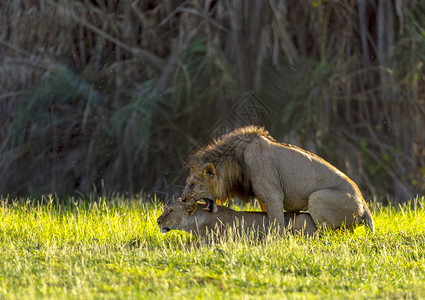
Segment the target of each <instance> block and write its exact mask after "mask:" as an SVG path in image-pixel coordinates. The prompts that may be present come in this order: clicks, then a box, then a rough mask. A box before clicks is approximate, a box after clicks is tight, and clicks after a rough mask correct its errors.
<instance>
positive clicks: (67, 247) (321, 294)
mask: <svg viewBox="0 0 425 300" xmlns="http://www.w3.org/2000/svg"><path fill="white" fill-rule="evenodd" d="M68 202H69V203H68V204H61V205H57V204H56V201H55V200H52V199H49V198H48V197H47V198H44V199H43V200H40V201H35V200H31V199H27V200H24V199H19V200H12V199H2V200H1V203H0V239H1V252H0V253H1V254H0V298H6V299H31V298H69V299H99V298H102V299H103V298H113V299H116V298H120V299H128V298H130V299H133V298H144V299H146V298H148V297H149V299H166V298H186V299H190V298H196V299H203V298H205V299H211V298H218V299H224V298H226V299H234V298H236V299H239V298H248V299H249V298H251V299H254V298H255V299H257V298H259V296H261V297H263V298H264V299H272V298H275V299H282V298H290V299H302V298H307V299H318V298H336V299H346V298H352V299H363V298H425V208H424V204H425V199H424V198H419V199H416V200H414V201H412V202H410V203H408V204H406V205H403V206H401V207H396V208H394V207H382V206H380V205H372V207H371V209H372V212H373V215H374V219H375V227H376V233H375V235H372V234H370V233H369V232H367V231H366V230H365V229H364V227H363V226H362V227H359V228H357V229H356V230H355V231H354V233H350V232H345V233H338V232H329V233H327V234H324V235H323V236H321V237H312V238H306V237H299V236H289V237H286V238H281V237H276V236H269V237H268V238H266V239H265V240H263V241H261V242H254V241H249V240H246V239H244V240H239V241H236V242H233V241H232V242H218V243H217V244H214V245H205V244H198V243H197V242H196V240H194V238H192V237H190V236H189V235H188V234H186V233H182V232H170V233H168V234H167V235H165V236H164V235H162V234H161V233H160V232H159V230H158V228H157V226H156V218H157V217H158V216H159V215H160V213H161V209H162V207H161V206H160V205H155V204H147V203H146V202H145V201H141V200H140V199H123V198H122V199H121V198H114V199H111V200H106V199H91V200H90V201H89V200H87V201H84V200H81V199H80V200H69V201H68Z"/></svg>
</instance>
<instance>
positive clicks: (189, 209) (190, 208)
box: [184, 203, 198, 217]
mask: <svg viewBox="0 0 425 300" xmlns="http://www.w3.org/2000/svg"><path fill="white" fill-rule="evenodd" d="M197 209H198V207H197V205H196V203H195V204H193V205H190V206H188V207H186V208H185V209H184V213H185V214H186V215H188V216H189V217H190V216H192V215H193V214H194V213H195V212H196V210H197Z"/></svg>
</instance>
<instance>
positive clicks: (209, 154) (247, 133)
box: [189, 126, 275, 166]
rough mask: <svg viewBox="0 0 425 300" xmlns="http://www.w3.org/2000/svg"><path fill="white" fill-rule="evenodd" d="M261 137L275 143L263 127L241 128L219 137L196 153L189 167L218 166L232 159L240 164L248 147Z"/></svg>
mask: <svg viewBox="0 0 425 300" xmlns="http://www.w3.org/2000/svg"><path fill="white" fill-rule="evenodd" d="M259 137H264V138H266V139H268V140H270V141H273V142H275V140H274V139H273V137H272V136H271V135H270V134H269V132H268V131H267V130H265V129H264V128H263V127H257V126H247V127H241V128H238V129H235V130H233V131H231V132H230V133H227V134H224V135H222V136H220V137H218V138H217V139H215V140H214V141H213V142H212V143H210V144H209V145H207V146H205V147H203V148H201V149H199V150H198V151H196V152H195V154H193V155H192V157H190V159H189V166H191V165H197V164H198V162H209V163H212V164H213V165H215V166H217V165H218V164H220V163H221V162H222V161H223V160H225V159H230V158H232V159H233V160H236V161H237V162H240V160H241V159H242V160H243V153H244V152H245V148H246V146H247V145H249V144H250V143H251V142H252V141H253V140H255V139H257V138H259Z"/></svg>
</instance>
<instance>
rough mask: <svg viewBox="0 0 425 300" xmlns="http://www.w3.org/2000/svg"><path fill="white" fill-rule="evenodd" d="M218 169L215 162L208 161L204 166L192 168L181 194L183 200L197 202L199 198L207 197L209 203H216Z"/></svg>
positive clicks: (191, 202)
mask: <svg viewBox="0 0 425 300" xmlns="http://www.w3.org/2000/svg"><path fill="white" fill-rule="evenodd" d="M215 179H216V170H215V167H214V165H213V164H210V163H207V164H205V165H203V166H202V167H198V168H191V170H190V174H189V177H188V178H187V180H186V186H185V188H184V190H183V194H182V196H181V198H182V201H183V202H187V203H188V204H195V203H196V202H197V201H198V200H201V199H205V200H206V201H207V203H212V202H214V203H215V200H216V198H217V193H216V190H215V189H216V184H215Z"/></svg>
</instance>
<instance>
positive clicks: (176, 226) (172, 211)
mask: <svg viewBox="0 0 425 300" xmlns="http://www.w3.org/2000/svg"><path fill="white" fill-rule="evenodd" d="M195 212H196V204H188V203H183V202H182V201H181V199H178V200H177V201H175V202H173V203H171V204H168V205H166V206H165V208H164V212H163V213H162V215H160V216H159V218H158V219H157V223H158V227H159V229H160V230H161V233H167V232H168V231H170V230H184V229H185V228H187V226H190V225H192V223H193V218H190V217H191V216H192V215H193V214H194V213H195Z"/></svg>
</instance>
